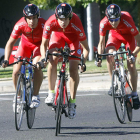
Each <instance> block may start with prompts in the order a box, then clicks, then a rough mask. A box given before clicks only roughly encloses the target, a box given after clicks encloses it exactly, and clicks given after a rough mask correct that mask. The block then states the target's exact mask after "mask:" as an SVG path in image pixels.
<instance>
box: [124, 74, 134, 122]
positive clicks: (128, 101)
mask: <svg viewBox="0 0 140 140" xmlns="http://www.w3.org/2000/svg"><path fill="white" fill-rule="evenodd" d="M125 78H126V82H127V84H128V86H129V88H130V89H131V91H132V87H131V86H130V84H129V81H128V78H127V76H125ZM126 110H127V117H128V120H129V121H130V122H131V121H132V118H133V112H132V97H131V96H126Z"/></svg>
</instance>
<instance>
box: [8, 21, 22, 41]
mask: <svg viewBox="0 0 140 140" xmlns="http://www.w3.org/2000/svg"><path fill="white" fill-rule="evenodd" d="M21 33H22V30H21V28H20V26H19V22H17V23H16V24H15V26H14V28H13V31H12V33H11V37H12V38H14V39H18V37H19V36H20V34H21Z"/></svg>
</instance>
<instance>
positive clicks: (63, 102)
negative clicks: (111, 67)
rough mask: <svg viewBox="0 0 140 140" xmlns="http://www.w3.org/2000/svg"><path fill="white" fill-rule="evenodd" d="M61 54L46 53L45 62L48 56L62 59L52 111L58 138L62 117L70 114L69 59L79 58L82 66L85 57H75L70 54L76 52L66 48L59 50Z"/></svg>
mask: <svg viewBox="0 0 140 140" xmlns="http://www.w3.org/2000/svg"><path fill="white" fill-rule="evenodd" d="M57 51H59V52H60V53H50V52H49V50H47V51H46V57H45V61H46V62H47V59H48V56H49V55H53V56H57V57H59V56H60V57H62V59H63V60H62V64H61V69H60V71H59V75H58V78H59V79H58V84H57V90H56V94H55V100H54V103H53V106H52V109H53V110H55V120H56V131H55V135H56V136H57V135H58V133H59V134H60V128H61V115H62V114H63V113H64V114H65V117H68V113H67V111H66V108H67V107H68V94H67V81H68V74H67V71H66V68H67V66H66V65H67V62H68V60H69V59H68V58H69V57H72V58H79V59H80V60H81V65H83V55H81V57H77V56H74V55H71V54H70V53H72V52H74V51H75V50H70V49H69V47H66V46H65V47H64V50H63V49H62V48H60V49H57Z"/></svg>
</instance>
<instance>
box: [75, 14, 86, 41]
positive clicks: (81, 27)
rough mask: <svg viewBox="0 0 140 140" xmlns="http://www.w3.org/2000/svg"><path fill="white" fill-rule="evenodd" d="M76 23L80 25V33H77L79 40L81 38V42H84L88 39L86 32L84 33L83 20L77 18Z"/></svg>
mask: <svg viewBox="0 0 140 140" xmlns="http://www.w3.org/2000/svg"><path fill="white" fill-rule="evenodd" d="M76 23H77V24H78V25H77V26H78V28H79V29H80V30H79V32H77V34H78V38H79V40H80V41H84V40H85V39H86V38H87V37H86V34H85V31H84V28H83V25H82V22H81V20H80V18H79V17H78V16H77V21H76Z"/></svg>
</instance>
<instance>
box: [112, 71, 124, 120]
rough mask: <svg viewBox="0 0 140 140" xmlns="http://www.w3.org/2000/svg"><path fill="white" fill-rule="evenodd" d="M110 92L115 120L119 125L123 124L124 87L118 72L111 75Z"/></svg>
mask: <svg viewBox="0 0 140 140" xmlns="http://www.w3.org/2000/svg"><path fill="white" fill-rule="evenodd" d="M112 91H113V102H114V107H115V112H116V115H117V118H118V120H119V122H120V123H124V121H125V114H126V107H125V95H124V85H123V82H122V80H121V78H120V77H119V73H118V71H113V74H112Z"/></svg>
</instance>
